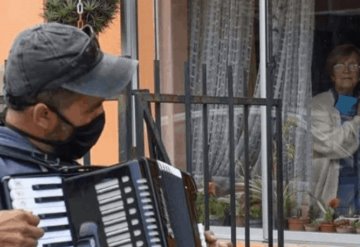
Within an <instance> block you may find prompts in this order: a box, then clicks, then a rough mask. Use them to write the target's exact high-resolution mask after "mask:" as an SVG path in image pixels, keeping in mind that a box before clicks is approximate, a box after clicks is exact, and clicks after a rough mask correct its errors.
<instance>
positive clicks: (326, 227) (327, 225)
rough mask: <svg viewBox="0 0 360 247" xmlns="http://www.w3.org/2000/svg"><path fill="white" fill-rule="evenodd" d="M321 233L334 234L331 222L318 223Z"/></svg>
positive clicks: (334, 230) (333, 226)
mask: <svg viewBox="0 0 360 247" xmlns="http://www.w3.org/2000/svg"><path fill="white" fill-rule="evenodd" d="M320 231H321V232H336V227H335V224H334V223H333V222H322V223H320Z"/></svg>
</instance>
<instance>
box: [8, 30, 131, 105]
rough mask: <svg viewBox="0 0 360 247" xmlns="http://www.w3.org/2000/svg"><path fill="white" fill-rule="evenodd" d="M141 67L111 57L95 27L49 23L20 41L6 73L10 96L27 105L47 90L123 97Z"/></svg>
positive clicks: (11, 54)
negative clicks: (120, 95) (59, 89)
mask: <svg viewBox="0 0 360 247" xmlns="http://www.w3.org/2000/svg"><path fill="white" fill-rule="evenodd" d="M137 64H138V62H137V61H136V60H133V59H129V58H125V57H120V56H113V55H109V54H105V53H103V52H102V51H101V50H100V47H99V43H98V41H97V39H96V36H95V34H94V33H93V31H92V28H91V27H90V26H85V27H84V28H83V29H78V28H76V27H73V26H70V25H64V24H59V23H45V24H41V25H37V26H35V27H33V28H30V29H27V30H25V31H23V32H21V33H20V34H19V35H18V37H17V38H16V39H15V41H14V44H13V46H12V48H11V50H10V54H9V56H8V59H7V63H6V67H5V73H4V81H5V83H4V94H5V98H6V96H11V97H15V98H18V99H22V100H25V99H26V98H29V99H30V98H31V97H33V98H34V97H36V95H37V94H38V93H39V92H42V91H44V90H47V89H56V88H65V89H67V90H70V91H73V92H76V93H80V94H84V95H89V96H97V97H101V98H114V97H116V96H118V95H119V94H120V93H121V91H122V90H123V89H124V88H125V87H126V85H127V84H128V82H129V81H130V80H131V78H132V76H133V74H134V72H135V71H136V68H137Z"/></svg>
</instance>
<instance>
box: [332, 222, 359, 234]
mask: <svg viewBox="0 0 360 247" xmlns="http://www.w3.org/2000/svg"><path fill="white" fill-rule="evenodd" d="M334 223H335V227H336V232H339V233H352V232H355V228H354V226H353V224H351V222H350V220H348V219H338V220H336V221H334Z"/></svg>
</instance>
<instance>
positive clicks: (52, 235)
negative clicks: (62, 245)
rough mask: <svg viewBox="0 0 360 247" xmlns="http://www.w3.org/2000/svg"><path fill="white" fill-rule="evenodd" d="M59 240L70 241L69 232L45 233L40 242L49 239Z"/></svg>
mask: <svg viewBox="0 0 360 247" xmlns="http://www.w3.org/2000/svg"><path fill="white" fill-rule="evenodd" d="M60 238H69V239H71V232H70V230H61V231H52V232H45V234H44V236H42V238H41V239H40V240H42V241H44V240H50V239H60Z"/></svg>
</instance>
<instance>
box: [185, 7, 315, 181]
mask: <svg viewBox="0 0 360 247" xmlns="http://www.w3.org/2000/svg"><path fill="white" fill-rule="evenodd" d="M271 2H272V6H273V7H272V37H273V39H272V45H273V47H272V50H273V57H274V62H275V76H274V81H273V83H274V97H275V98H281V99H283V110H282V111H283V125H285V126H289V128H288V131H287V133H286V135H285V134H283V138H284V147H283V149H284V153H285V155H284V161H285V162H284V164H285V167H286V171H285V172H286V175H287V176H288V177H290V178H294V177H296V178H299V181H303V180H306V179H305V178H306V177H307V172H306V171H307V170H309V169H306V167H308V166H310V163H311V145H310V144H309V142H310V141H311V139H310V132H309V129H310V128H309V122H310V121H309V101H310V97H311V60H312V42H313V28H314V14H313V11H314V1H312V0H274V1H271ZM190 9H191V13H190V15H191V23H190V29H191V33H190V81H191V89H192V94H194V95H202V93H203V92H202V84H201V80H202V78H201V77H202V64H206V66H207V92H206V93H207V94H208V95H212V96H226V95H227V80H226V68H227V66H228V65H231V66H232V67H233V72H234V73H233V78H234V95H235V96H237V97H242V96H244V89H246V86H247V82H248V80H249V78H250V71H251V68H254V67H251V66H255V67H256V64H254V63H252V62H251V61H254V60H251V58H254V57H252V56H253V55H254V53H252V51H253V49H256V50H258V45H257V37H258V35H256V34H255V29H256V28H257V26H256V25H258V22H257V20H258V14H257V2H256V1H255V0H192V1H191V6H190ZM256 83H257V84H256V88H258V82H256ZM255 96H258V90H255ZM192 110H193V114H192V116H193V120H192V137H193V140H192V145H193V169H194V170H193V172H194V175H195V177H196V176H197V175H198V176H200V177H201V176H202V174H203V164H202V160H203V158H202V157H203V152H202V135H203V134H202V119H201V114H198V113H199V112H201V108H200V106H194V107H193V108H192ZM227 112H228V108H227V107H226V106H221V105H215V106H211V107H209V119H208V130H209V135H208V143H209V153H208V157H209V167H210V174H211V175H212V176H223V177H227V176H228V174H229V170H228V169H229V159H228V151H229V145H228V140H229V136H228V133H229V130H228V114H227ZM289 123H290V124H289ZM234 126H235V136H234V140H235V145H236V147H235V155H236V156H235V157H236V160H239V161H243V149H244V146H243V130H242V107H236V109H235V122H234ZM249 126H250V147H249V148H250V149H249V150H250V160H251V163H252V164H253V166H256V164H257V163H258V160H259V153H260V115H259V113H258V109H255V107H253V108H251V112H250V118H249ZM238 164H239V163H238ZM236 172H239V169H237V171H236Z"/></svg>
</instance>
